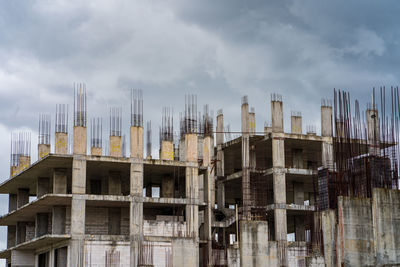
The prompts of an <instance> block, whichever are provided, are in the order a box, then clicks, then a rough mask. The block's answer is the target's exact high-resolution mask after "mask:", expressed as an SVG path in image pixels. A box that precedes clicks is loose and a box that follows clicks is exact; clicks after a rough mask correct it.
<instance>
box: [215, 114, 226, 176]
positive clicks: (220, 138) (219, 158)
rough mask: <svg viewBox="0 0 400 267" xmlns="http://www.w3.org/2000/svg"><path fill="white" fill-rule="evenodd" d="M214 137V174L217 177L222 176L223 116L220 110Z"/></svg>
mask: <svg viewBox="0 0 400 267" xmlns="http://www.w3.org/2000/svg"><path fill="white" fill-rule="evenodd" d="M215 136H216V140H215V141H216V144H217V168H216V174H217V177H223V176H224V151H223V150H222V145H223V144H224V115H223V114H222V110H219V111H218V116H217V132H216V134H215Z"/></svg>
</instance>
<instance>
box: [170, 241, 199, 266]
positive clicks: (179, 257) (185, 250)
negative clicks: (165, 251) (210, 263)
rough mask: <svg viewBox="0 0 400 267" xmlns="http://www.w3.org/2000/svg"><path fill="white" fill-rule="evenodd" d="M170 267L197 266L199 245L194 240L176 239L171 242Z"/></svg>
mask: <svg viewBox="0 0 400 267" xmlns="http://www.w3.org/2000/svg"><path fill="white" fill-rule="evenodd" d="M172 266H174V267H198V266H199V245H198V243H197V242H196V241H195V240H194V239H185V238H177V239H173V240H172Z"/></svg>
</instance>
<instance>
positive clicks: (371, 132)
mask: <svg viewBox="0 0 400 267" xmlns="http://www.w3.org/2000/svg"><path fill="white" fill-rule="evenodd" d="M365 115H366V117H367V127H368V152H369V153H370V154H371V155H375V156H377V155H379V154H380V148H379V147H380V135H379V117H378V110H377V109H376V108H375V107H370V108H368V109H367V112H366V114H365Z"/></svg>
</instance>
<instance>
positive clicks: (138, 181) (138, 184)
mask: <svg viewBox="0 0 400 267" xmlns="http://www.w3.org/2000/svg"><path fill="white" fill-rule="evenodd" d="M130 181H131V182H130V183H131V190H130V195H131V197H132V201H131V203H130V213H129V217H130V223H129V233H130V234H129V239H130V266H138V263H139V254H140V248H141V246H142V242H143V202H142V198H141V196H142V194H143V193H142V192H143V163H142V162H140V161H139V162H132V163H131V175H130Z"/></svg>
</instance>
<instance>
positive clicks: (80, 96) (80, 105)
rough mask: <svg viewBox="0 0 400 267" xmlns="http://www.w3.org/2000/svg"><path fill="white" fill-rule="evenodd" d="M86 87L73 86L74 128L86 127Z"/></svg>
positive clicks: (81, 85) (83, 85)
mask: <svg viewBox="0 0 400 267" xmlns="http://www.w3.org/2000/svg"><path fill="white" fill-rule="evenodd" d="M86 114H87V108H86V85H85V84H84V83H79V84H74V126H82V127H86Z"/></svg>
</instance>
